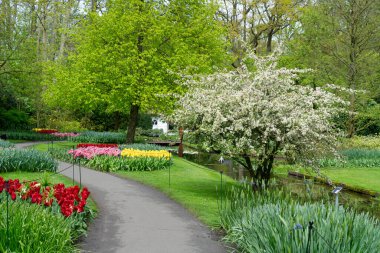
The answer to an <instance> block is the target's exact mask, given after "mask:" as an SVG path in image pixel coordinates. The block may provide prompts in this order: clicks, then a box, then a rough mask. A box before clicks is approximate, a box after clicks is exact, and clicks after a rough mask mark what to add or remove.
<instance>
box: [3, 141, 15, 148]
mask: <svg viewBox="0 0 380 253" xmlns="http://www.w3.org/2000/svg"><path fill="white" fill-rule="evenodd" d="M14 146H15V145H14V144H13V143H10V142H9V141H3V140H1V139H0V148H13V147H14Z"/></svg>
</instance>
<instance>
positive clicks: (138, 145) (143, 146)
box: [119, 143, 166, 150]
mask: <svg viewBox="0 0 380 253" xmlns="http://www.w3.org/2000/svg"><path fill="white" fill-rule="evenodd" d="M126 148H127V149H139V150H165V149H166V148H165V147H162V146H158V145H155V144H143V143H133V144H123V145H119V149H120V150H123V149H126Z"/></svg>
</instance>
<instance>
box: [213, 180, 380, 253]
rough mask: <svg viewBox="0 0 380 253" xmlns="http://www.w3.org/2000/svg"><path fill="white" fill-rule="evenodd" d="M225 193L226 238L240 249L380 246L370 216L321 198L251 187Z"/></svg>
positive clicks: (371, 249) (337, 249)
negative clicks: (302, 198) (313, 200)
mask: <svg viewBox="0 0 380 253" xmlns="http://www.w3.org/2000/svg"><path fill="white" fill-rule="evenodd" d="M226 195H227V198H226V199H225V201H224V203H223V204H221V205H220V214H221V221H222V225H223V228H224V229H225V230H226V231H227V235H226V237H225V240H227V241H229V242H232V243H235V244H237V245H238V246H239V249H240V250H241V251H242V252H273V253H275V252H327V253H330V252H331V253H332V252H352V253H354V252H373V253H375V252H379V250H380V227H379V224H380V223H379V220H377V219H375V218H372V217H370V216H369V215H368V214H364V213H355V212H354V211H352V210H349V209H344V208H342V207H340V208H339V209H335V207H332V206H330V205H327V204H325V203H322V202H319V203H318V202H316V203H308V202H305V203H301V202H297V201H295V200H294V199H291V198H290V197H289V195H287V194H285V193H284V192H278V191H277V192H276V191H272V192H271V191H268V190H264V191H261V192H253V191H252V189H251V186H250V185H247V186H243V187H242V186H239V187H233V188H232V189H231V190H229V192H228V193H227V194H226ZM309 222H313V228H312V230H311V232H310V233H309V230H310V227H309ZM309 236H312V238H310V237H309ZM309 238H310V239H309ZM308 249H309V250H310V251H308Z"/></svg>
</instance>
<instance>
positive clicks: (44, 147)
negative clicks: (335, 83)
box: [31, 141, 78, 152]
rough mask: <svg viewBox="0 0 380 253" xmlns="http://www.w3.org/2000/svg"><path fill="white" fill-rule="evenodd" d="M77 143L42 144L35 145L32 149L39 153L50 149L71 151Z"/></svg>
mask: <svg viewBox="0 0 380 253" xmlns="http://www.w3.org/2000/svg"><path fill="white" fill-rule="evenodd" d="M77 144H78V143H77V142H72V141H60V142H55V141H54V142H53V145H52V144H51V142H49V143H47V144H46V143H41V144H36V145H33V146H32V147H31V148H33V149H36V150H39V151H45V152H46V151H48V149H49V148H52V147H53V148H58V149H70V148H73V147H76V146H77Z"/></svg>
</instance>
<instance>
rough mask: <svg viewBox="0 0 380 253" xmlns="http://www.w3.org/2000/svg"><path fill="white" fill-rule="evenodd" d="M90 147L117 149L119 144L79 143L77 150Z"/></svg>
mask: <svg viewBox="0 0 380 253" xmlns="http://www.w3.org/2000/svg"><path fill="white" fill-rule="evenodd" d="M88 147H98V148H117V147H118V145H117V144H104V143H79V144H78V145H77V148H88Z"/></svg>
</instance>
